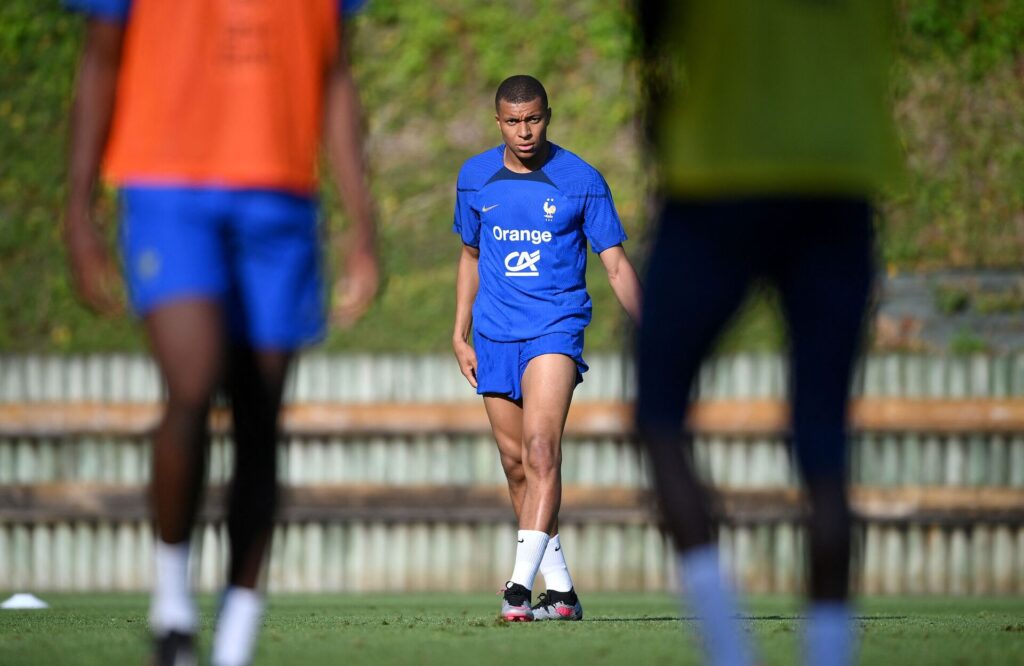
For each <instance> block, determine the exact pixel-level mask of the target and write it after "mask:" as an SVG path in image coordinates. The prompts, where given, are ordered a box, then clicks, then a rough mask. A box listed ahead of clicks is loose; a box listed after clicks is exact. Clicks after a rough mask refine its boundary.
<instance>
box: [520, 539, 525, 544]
mask: <svg viewBox="0 0 1024 666" xmlns="http://www.w3.org/2000/svg"><path fill="white" fill-rule="evenodd" d="M525 540H526V539H519V540H518V541H519V543H523V542H524V541H525Z"/></svg>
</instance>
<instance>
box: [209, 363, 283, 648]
mask: <svg viewBox="0 0 1024 666" xmlns="http://www.w3.org/2000/svg"><path fill="white" fill-rule="evenodd" d="M291 358H292V354H291V353H289V352H285V351H259V352H257V351H256V350H254V349H252V348H251V347H250V346H248V345H246V344H238V343H236V344H234V345H233V346H232V347H231V349H230V352H229V359H228V368H227V381H226V384H227V389H228V395H229V397H230V400H231V411H232V419H233V422H234V439H235V469H234V475H233V479H232V482H231V487H230V490H229V493H228V520H227V523H228V537H229V539H230V544H231V551H230V559H229V565H228V566H229V568H228V587H227V589H226V590H225V592H224V595H223V598H222V599H221V610H220V620H219V622H218V626H217V636H216V638H215V643H214V663H215V664H218V666H219V665H221V664H231V663H247V662H248V661H249V656H250V655H251V652H252V643H253V641H254V640H255V638H256V632H255V631H254V630H253V629H254V627H255V626H256V625H258V624H259V622H260V619H261V617H262V613H263V600H262V595H261V594H260V592H259V591H258V590H257V588H258V584H259V579H260V573H261V571H262V568H263V563H264V561H265V560H266V555H267V552H268V550H269V546H270V540H271V536H272V534H273V529H274V514H275V511H276V508H277V498H278V484H277V439H278V414H279V413H280V409H281V395H282V392H283V390H284V384H285V380H286V378H287V373H288V366H289V363H290V361H291Z"/></svg>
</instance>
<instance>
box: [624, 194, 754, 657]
mask: <svg viewBox="0 0 1024 666" xmlns="http://www.w3.org/2000/svg"><path fill="white" fill-rule="evenodd" d="M740 212H741V211H740V207H739V206H736V205H733V204H728V203H725V204H713V203H712V204H673V203H669V204H668V205H667V206H666V208H665V210H664V211H663V212H662V216H661V220H660V223H659V227H658V232H657V237H656V240H655V242H654V244H653V246H652V254H651V257H650V260H649V264H648V274H647V279H646V280H645V282H644V288H645V293H644V317H643V321H642V324H641V329H640V336H639V349H638V365H637V371H638V380H639V384H638V394H637V405H636V414H637V416H636V418H637V427H638V429H639V431H640V435H641V439H642V440H643V443H644V444H645V446H646V450H647V455H648V458H649V463H650V464H649V469H650V470H651V474H652V480H653V482H654V487H655V491H656V493H657V496H658V500H659V503H660V505H661V511H662V515H663V516H664V518H665V523H666V528H667V530H668V532H669V534H670V535H671V536H672V539H673V541H674V543H675V546H676V549H677V551H678V553H679V569H680V579H681V580H682V582H683V589H684V593H685V595H686V602H687V605H688V606H690V607H691V608H692V609H693V610H694V611H695V613H696V614H697V616H698V618H699V622H700V632H701V637H702V639H703V640H702V643H703V645H704V646H705V649H706V650H707V656H708V659H709V662H710V663H712V664H716V665H733V664H748V663H750V659H751V657H750V655H751V650H750V648H749V646H748V644H747V638H746V635H745V633H744V631H743V629H742V627H741V625H740V624H739V623H738V622H737V620H736V619H735V616H736V613H737V611H738V605H737V603H736V600H735V598H734V594H733V592H732V591H731V589H730V588H729V586H728V585H727V584H726V583H724V582H723V581H722V579H721V576H720V573H719V568H718V556H717V549H716V547H715V546H714V544H713V543H712V530H713V526H712V522H711V514H710V510H709V508H708V500H707V495H706V491H705V490H704V488H703V486H702V484H701V482H700V480H699V479H698V478H697V476H696V474H695V472H694V470H693V467H692V464H691V462H690V460H689V452H688V451H685V450H684V447H683V433H682V425H683V418H684V416H685V414H686V412H687V410H688V408H689V404H690V402H691V401H690V391H691V387H692V386H693V384H694V381H695V380H696V377H697V374H698V371H699V370H700V364H701V361H702V360H703V358H704V357H705V355H706V354H707V353H708V352H709V351H710V349H711V345H712V344H713V342H714V341H715V339H716V338H717V337H718V334H719V332H720V331H721V330H722V328H723V327H724V326H725V324H726V322H728V320H729V318H730V317H731V316H732V314H733V313H734V312H735V310H736V308H737V307H738V306H739V305H740V303H741V302H742V300H743V297H744V294H745V293H746V290H747V286H748V284H749V283H750V280H751V276H752V272H753V269H754V268H753V264H752V262H751V261H749V260H748V259H749V258H747V257H742V256H740V257H737V256H736V254H737V253H742V252H743V251H744V250H745V248H747V247H748V244H749V246H752V245H755V244H756V241H755V240H753V239H746V234H747V233H749V231H750V229H749V228H745V227H743V228H741V227H742V226H743V225H741V222H740V220H738V219H737V217H736V216H737V215H738V214H739V213H740ZM747 226H749V225H747ZM745 239H746V240H745Z"/></svg>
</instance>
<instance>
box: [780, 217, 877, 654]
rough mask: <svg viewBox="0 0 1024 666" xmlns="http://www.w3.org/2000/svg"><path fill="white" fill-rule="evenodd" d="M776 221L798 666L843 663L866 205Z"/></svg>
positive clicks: (869, 233) (848, 617)
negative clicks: (802, 595) (800, 503)
mask: <svg viewBox="0 0 1024 666" xmlns="http://www.w3.org/2000/svg"><path fill="white" fill-rule="evenodd" d="M790 209H791V210H790V211H789V212H787V213H786V214H785V215H784V216H780V219H779V220H778V223H779V227H780V235H781V234H782V233H786V232H788V233H791V234H794V235H795V237H794V238H793V240H792V242H791V243H790V245H791V246H793V255H792V257H791V258H789V260H788V261H786V262H785V265H784V266H783V267H782V270H783V271H784V272H783V273H782V275H780V278H779V284H780V287H781V292H782V300H783V305H784V310H785V313H786V319H787V321H788V322H789V325H790V337H791V340H792V344H791V347H792V351H791V356H792V382H791V384H792V391H793V395H792V404H793V432H794V444H795V450H796V459H797V462H798V464H799V467H800V472H801V476H802V477H803V480H804V484H805V488H806V492H807V496H808V499H809V500H810V502H809V503H810V507H811V513H810V516H809V521H808V541H809V546H810V547H809V551H810V553H809V554H810V577H809V585H808V588H809V596H810V604H809V608H808V613H807V614H808V616H809V618H810V619H809V621H808V622H807V623H806V631H805V641H804V642H805V645H804V647H805V656H804V659H805V663H807V664H815V665H819V664H820V665H822V666H826V665H833V664H834V665H837V666H838V665H840V664H849V663H852V661H853V659H854V653H855V645H854V642H855V631H854V629H853V620H852V615H853V614H852V611H851V608H850V604H849V603H848V596H849V588H850V543H851V535H850V532H851V528H852V515H851V511H850V506H849V502H848V499H847V479H846V461H847V450H848V445H847V408H848V404H849V391H850V383H851V378H852V374H853V367H854V363H855V361H856V358H857V356H858V353H859V351H860V349H861V343H862V340H863V333H864V314H865V311H866V309H867V305H868V299H869V294H870V291H871V282H872V279H873V277H874V243H873V230H872V210H871V206H870V205H869V204H868V203H867V202H866V201H859V200H855V199H815V200H808V201H798V202H794V203H793V204H792V205H791V207H790Z"/></svg>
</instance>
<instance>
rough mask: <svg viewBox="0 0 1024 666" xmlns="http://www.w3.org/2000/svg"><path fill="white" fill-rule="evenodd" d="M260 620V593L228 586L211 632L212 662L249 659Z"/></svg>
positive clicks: (223, 665)
mask: <svg viewBox="0 0 1024 666" xmlns="http://www.w3.org/2000/svg"><path fill="white" fill-rule="evenodd" d="M262 620H263V596H262V595H261V594H260V593H259V592H257V591H256V590H251V589H249V588H247V587H229V588H228V589H227V590H225V592H224V599H223V603H222V606H221V609H220V615H219V616H218V617H217V627H216V629H214V632H213V666H243V665H244V664H248V663H250V662H251V661H252V652H253V646H254V645H255V644H256V634H257V633H259V629H260V624H261V622H262Z"/></svg>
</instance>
